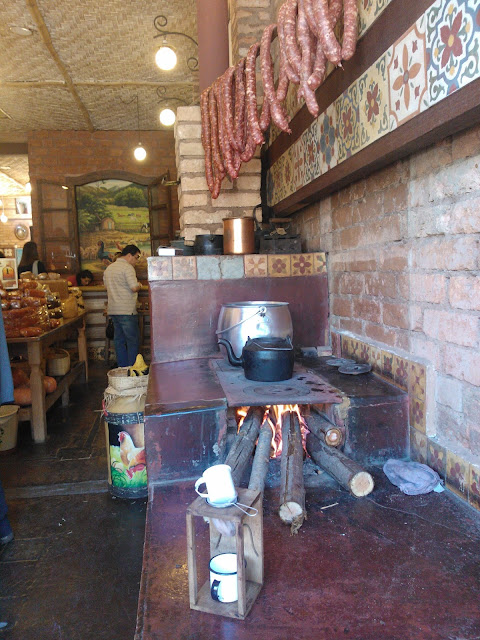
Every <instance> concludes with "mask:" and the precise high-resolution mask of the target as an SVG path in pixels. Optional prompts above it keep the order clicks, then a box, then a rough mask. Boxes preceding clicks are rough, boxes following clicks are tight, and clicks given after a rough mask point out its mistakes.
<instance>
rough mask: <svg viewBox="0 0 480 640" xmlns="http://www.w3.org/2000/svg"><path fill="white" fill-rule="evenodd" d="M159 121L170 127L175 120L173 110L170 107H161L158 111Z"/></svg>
mask: <svg viewBox="0 0 480 640" xmlns="http://www.w3.org/2000/svg"><path fill="white" fill-rule="evenodd" d="M160 122H161V123H162V124H163V125H164V126H165V127H171V126H172V124H174V122H175V112H174V111H172V110H171V109H162V110H161V111H160Z"/></svg>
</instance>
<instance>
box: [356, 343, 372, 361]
mask: <svg viewBox="0 0 480 640" xmlns="http://www.w3.org/2000/svg"><path fill="white" fill-rule="evenodd" d="M370 348H371V347H370V345H369V344H366V343H365V342H361V343H360V353H359V355H358V360H357V362H362V363H363V364H370Z"/></svg>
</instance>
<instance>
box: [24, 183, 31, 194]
mask: <svg viewBox="0 0 480 640" xmlns="http://www.w3.org/2000/svg"><path fill="white" fill-rule="evenodd" d="M25 191H26V193H31V192H32V185H31V183H30V182H27V184H26V185H25Z"/></svg>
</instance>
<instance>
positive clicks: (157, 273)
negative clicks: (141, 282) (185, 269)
mask: <svg viewBox="0 0 480 640" xmlns="http://www.w3.org/2000/svg"><path fill="white" fill-rule="evenodd" d="M147 264H148V279H149V280H171V279H172V258H169V257H167V256H162V257H159V258H157V257H152V258H147Z"/></svg>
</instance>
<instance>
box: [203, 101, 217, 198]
mask: <svg viewBox="0 0 480 640" xmlns="http://www.w3.org/2000/svg"><path fill="white" fill-rule="evenodd" d="M209 91H210V89H205V91H202V95H201V96H200V113H201V118H202V145H203V149H204V151H205V178H206V180H207V186H208V189H209V191H210V193H213V189H214V183H215V180H214V177H213V168H212V131H211V126H210V114H209V112H208V94H209Z"/></svg>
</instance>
